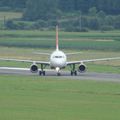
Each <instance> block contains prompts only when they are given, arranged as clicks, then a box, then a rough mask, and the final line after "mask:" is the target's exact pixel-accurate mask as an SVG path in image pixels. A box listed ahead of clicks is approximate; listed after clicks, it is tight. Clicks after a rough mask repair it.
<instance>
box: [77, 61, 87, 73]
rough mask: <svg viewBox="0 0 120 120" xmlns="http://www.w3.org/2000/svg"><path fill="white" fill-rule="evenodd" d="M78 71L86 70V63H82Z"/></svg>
mask: <svg viewBox="0 0 120 120" xmlns="http://www.w3.org/2000/svg"><path fill="white" fill-rule="evenodd" d="M78 71H79V72H85V71H86V65H85V64H83V63H82V64H80V65H79V67H78Z"/></svg>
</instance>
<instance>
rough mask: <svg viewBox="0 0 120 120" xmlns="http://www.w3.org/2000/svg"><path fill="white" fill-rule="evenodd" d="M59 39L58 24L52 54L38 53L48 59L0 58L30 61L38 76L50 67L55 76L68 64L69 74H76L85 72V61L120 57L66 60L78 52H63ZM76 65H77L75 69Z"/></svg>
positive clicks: (33, 71) (31, 69)
mask: <svg viewBox="0 0 120 120" xmlns="http://www.w3.org/2000/svg"><path fill="white" fill-rule="evenodd" d="M58 42H59V40H58V26H56V49H55V51H53V52H52V54H49V53H38V54H43V55H49V56H50V58H49V61H48V62H45V61H33V60H20V59H6V58H0V60H2V61H14V62H26V63H31V66H30V71H31V72H32V73H38V72H39V75H40V76H42V75H43V76H45V75H46V71H45V68H46V67H47V66H49V67H50V69H54V70H55V71H56V73H57V76H60V75H61V70H62V69H64V68H66V67H67V66H70V68H71V71H70V74H71V76H76V75H77V73H78V72H80V73H83V72H86V65H85V63H88V62H95V61H108V60H117V59H120V57H114V58H101V59H90V60H80V61H67V56H68V55H73V54H78V53H79V52H78V53H66V54H65V53H64V52H63V51H61V50H60V49H59V43H58ZM38 64H40V65H41V68H40V70H39V68H38ZM76 65H79V66H78V68H77V69H76Z"/></svg>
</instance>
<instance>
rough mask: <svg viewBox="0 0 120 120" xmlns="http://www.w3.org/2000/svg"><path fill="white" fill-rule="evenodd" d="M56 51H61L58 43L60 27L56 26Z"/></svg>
mask: <svg viewBox="0 0 120 120" xmlns="http://www.w3.org/2000/svg"><path fill="white" fill-rule="evenodd" d="M56 50H59V43H58V26H56Z"/></svg>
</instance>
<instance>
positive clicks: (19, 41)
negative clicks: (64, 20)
mask: <svg viewBox="0 0 120 120" xmlns="http://www.w3.org/2000/svg"><path fill="white" fill-rule="evenodd" d="M59 39H60V40H59V43H60V47H61V48H62V49H63V48H64V49H80V50H85V49H86V50H107V51H108V50H111V51H120V34H119V31H113V32H105V33H101V32H88V33H69V32H60V33H59ZM0 45H1V46H8V47H28V48H31V47H32V48H54V47H55V31H54V32H53V31H1V32H0Z"/></svg>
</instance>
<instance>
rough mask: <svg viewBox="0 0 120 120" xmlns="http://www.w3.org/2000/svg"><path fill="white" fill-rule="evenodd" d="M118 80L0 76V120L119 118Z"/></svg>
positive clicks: (119, 95) (101, 119)
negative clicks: (97, 80)
mask: <svg viewBox="0 0 120 120" xmlns="http://www.w3.org/2000/svg"><path fill="white" fill-rule="evenodd" d="M119 88H120V83H108V82H96V81H77V80H64V79H63V80H60V78H56V77H51V78H46V77H45V78H44V77H42V78H41V77H35V76H33V77H25V76H24V77H21V76H6V75H5V76H4V75H2V76H0V119H1V120H38V119H41V120H77V119H79V120H119V119H120V115H119V113H120V109H119V108H120V92H119Z"/></svg>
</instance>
